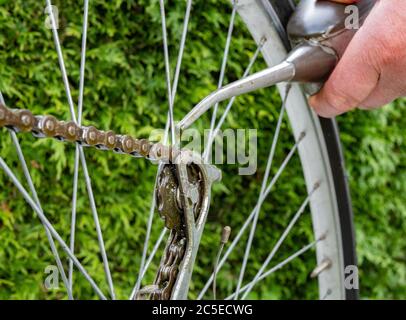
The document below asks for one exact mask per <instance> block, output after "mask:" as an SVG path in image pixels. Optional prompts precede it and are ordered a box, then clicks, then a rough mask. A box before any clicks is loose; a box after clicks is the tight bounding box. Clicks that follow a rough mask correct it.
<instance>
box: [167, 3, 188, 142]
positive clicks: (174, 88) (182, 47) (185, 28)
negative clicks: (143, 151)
mask: <svg viewBox="0 0 406 320" xmlns="http://www.w3.org/2000/svg"><path fill="white" fill-rule="evenodd" d="M191 10H192V0H187V3H186V12H185V17H184V22H183V31H182V38H181V40H180V46H179V52H178V61H177V62H176V69H175V76H174V78H173V85H172V100H171V102H172V108H173V107H174V104H175V98H176V93H177V90H178V82H179V75H180V68H181V66H182V60H183V53H184V51H185V43H186V36H187V32H188V27H189V19H190V11H191ZM172 110H173V109H172ZM172 143H173V142H172Z"/></svg>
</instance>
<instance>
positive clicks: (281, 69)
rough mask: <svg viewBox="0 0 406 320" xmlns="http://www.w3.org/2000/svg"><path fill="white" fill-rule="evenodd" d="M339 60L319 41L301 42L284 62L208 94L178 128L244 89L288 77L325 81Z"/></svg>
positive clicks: (184, 126) (192, 121)
mask: <svg viewBox="0 0 406 320" xmlns="http://www.w3.org/2000/svg"><path fill="white" fill-rule="evenodd" d="M336 62H337V58H336V55H335V54H334V51H329V50H326V49H325V48H322V47H321V46H318V45H316V44H310V43H306V44H303V45H300V46H298V47H297V48H296V49H294V50H293V51H292V52H291V53H290V54H289V56H288V57H287V59H286V60H285V61H283V62H282V63H280V64H278V65H276V66H274V67H271V68H268V69H265V70H263V71H260V72H257V73H255V74H253V75H250V76H248V77H246V78H243V79H241V80H238V81H235V82H232V83H230V84H228V85H226V86H224V87H222V88H220V89H218V90H216V91H214V92H213V93H211V94H210V95H208V96H207V97H206V98H204V99H203V100H202V101H200V103H199V104H197V105H196V106H195V107H194V108H193V109H192V110H191V111H190V112H189V113H188V114H187V115H186V116H185V117H184V118H183V119H182V121H180V122H179V123H178V125H177V129H178V130H184V129H187V128H188V127H190V126H191V125H192V124H193V123H194V122H195V121H196V120H197V119H199V118H200V117H201V116H202V115H203V114H204V113H205V112H207V111H208V110H209V109H210V108H211V107H212V106H214V105H215V104H216V103H219V102H221V101H224V100H227V99H230V98H232V97H235V96H239V95H241V94H244V93H249V92H253V91H255V90H258V89H262V88H266V87H270V86H272V85H275V84H277V83H280V82H286V81H299V82H319V81H322V80H324V79H325V78H326V77H327V76H328V74H329V73H330V72H331V70H332V69H333V68H334V66H335V64H336Z"/></svg>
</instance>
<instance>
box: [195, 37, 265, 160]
mask: <svg viewBox="0 0 406 320" xmlns="http://www.w3.org/2000/svg"><path fill="white" fill-rule="evenodd" d="M264 44H265V39H263V40H261V42H260V44H259V45H258V47H257V50H256V51H255V53H254V55H253V56H252V58H251V60H250V62H249V63H248V66H247V68H246V69H245V71H244V74H243V75H242V77H241V78H242V79H243V78H245V77H247V76H248V75H249V74H250V72H251V69H252V67H253V66H254V63H255V61H256V60H257V58H258V56H259V53H260V52H261V49H262V47H263V46H264ZM236 98H237V97H232V98H231V99H230V101H229V102H228V104H227V107H226V109H225V110H224V112H223V114H222V116H221V118H220V120H219V121H218V123H217V125H216V128H215V129H214V130H213V133H212V134H211V135H210V136H209V139H208V141H207V144H206V147H205V150H204V152H203V156H202V158H203V159H205V160H206V161H207V159H208V154H209V153H210V151H211V146H212V144H213V141H214V139H215V138H216V136H217V134H218V132H219V131H220V128H221V127H222V126H223V123H224V121H225V120H226V117H227V115H228V113H229V112H230V110H231V107H232V106H233V105H234V101H235V99H236Z"/></svg>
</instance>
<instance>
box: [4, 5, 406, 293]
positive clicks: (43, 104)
mask: <svg viewBox="0 0 406 320" xmlns="http://www.w3.org/2000/svg"><path fill="white" fill-rule="evenodd" d="M44 3H45V1H44ZM54 3H55V4H56V5H57V6H58V9H59V15H60V17H59V18H60V21H59V22H60V29H59V35H60V38H61V43H62V46H63V53H64V57H65V61H66V68H67V71H68V74H69V81H70V83H71V89H72V94H73V98H74V101H77V100H78V81H79V79H78V78H79V66H80V45H81V26H82V4H81V1H79V2H78V1H73V0H69V1H54ZM44 7H45V4H42V2H41V1H22V0H18V1H17V0H16V1H13V2H9V1H2V0H0V28H1V32H0V52H1V53H0V75H1V76H0V90H1V91H2V92H3V94H4V96H5V99H6V101H7V103H8V105H9V106H12V107H16V108H29V109H30V110H32V111H34V112H35V113H47V114H53V115H55V116H58V117H60V118H63V119H68V118H69V108H68V104H67V100H66V95H65V92H64V88H63V84H62V81H61V74H60V71H59V65H58V60H57V55H56V52H55V50H54V46H53V41H52V33H51V30H49V29H46V28H45V25H44V20H45V15H44ZM184 10H185V1H169V3H168V5H167V24H168V37H169V46H170V47H169V49H170V55H171V63H172V66H174V65H175V63H176V53H177V49H178V43H179V39H180V36H181V32H182V21H183V14H184ZM229 13H230V7H229V5H228V4H227V1H220V2H219V1H215V0H209V1H207V0H206V1H195V3H194V6H193V12H192V19H191V23H190V32H189V35H188V39H187V47H186V51H185V55H184V62H183V65H182V71H183V72H182V74H181V78H180V83H179V90H178V95H177V99H176V103H175V115H176V118H177V119H180V118H181V117H182V115H184V114H185V112H186V111H187V110H189V109H190V107H191V106H193V105H194V104H196V103H197V102H198V101H199V100H200V99H201V98H203V97H204V96H205V95H206V94H208V93H209V92H210V91H212V90H214V89H215V87H216V83H217V80H216V79H217V78H218V70H219V66H220V64H221V57H222V51H223V47H224V42H225V37H226V30H227V27H228V21H229ZM87 47H88V51H87V66H86V86H85V88H86V89H85V100H84V101H85V102H84V124H85V125H97V126H98V127H100V128H104V129H107V128H110V129H113V130H115V131H117V132H126V133H130V134H133V135H135V136H139V137H148V135H149V133H150V132H151V131H152V130H153V129H154V128H163V127H164V122H165V118H166V117H165V115H166V110H167V102H166V87H165V73H164V62H163V55H162V35H161V22H160V15H159V3H158V1H157V0H153V1H151V0H149V1H147V0H139V1H132V0H129V1H122V0H115V1H109V2H107V1H102V0H93V1H90V16H89V34H88V46H87ZM255 49H256V48H255V44H254V43H253V41H252V40H250V38H249V35H248V34H247V31H246V30H245V28H244V26H243V24H242V22H241V21H240V20H239V19H237V24H236V28H235V31H234V38H233V40H232V44H231V50H230V60H229V61H230V62H229V64H228V67H227V76H226V81H227V82H228V81H232V80H234V79H236V78H238V77H240V76H241V75H242V73H243V71H244V68H245V66H246V65H247V63H248V61H249V59H250V58H251V57H252V55H253V53H254V51H255ZM263 66H264V63H263V61H258V62H257V63H256V65H255V70H260V68H261V67H263ZM279 106H280V98H279V96H278V95H277V94H276V92H275V90H274V89H267V90H262V91H261V92H259V93H255V94H253V95H248V96H244V97H241V98H238V99H237V100H236V103H235V105H234V107H233V112H232V113H231V114H230V116H229V117H228V121H227V126H228V127H230V128H234V129H236V128H258V129H260V130H258V141H259V150H260V151H259V158H258V159H259V160H258V162H259V168H258V172H257V173H256V174H255V175H253V176H245V177H243V176H238V175H237V174H236V173H237V167H236V166H221V169H222V170H223V176H224V178H223V181H222V183H221V184H217V185H216V186H215V188H214V201H213V205H212V208H211V211H210V214H209V219H208V220H209V221H208V224H207V228H206V231H205V235H204V238H203V241H202V249H201V251H200V254H199V257H198V262H199V263H198V267H197V268H196V270H195V277H194V279H193V283H192V292H191V297H192V298H193V297H196V293H197V292H198V291H199V288H201V286H202V285H203V283H204V279H205V277H206V276H207V274H208V270H210V269H211V268H212V264H213V260H214V256H215V254H216V251H217V248H218V241H219V236H220V231H221V228H222V226H224V225H226V224H229V225H231V226H232V227H233V230H234V233H236V230H237V229H238V226H239V225H241V223H242V222H243V221H244V217H245V216H246V215H247V214H248V213H249V210H250V209H252V208H253V206H254V205H255V199H256V195H257V194H258V192H259V189H260V184H261V178H262V176H263V173H264V164H265V162H266V158H267V155H268V152H269V151H268V148H269V142H270V141H271V139H272V135H273V128H274V125H275V123H276V121H277V116H278V113H279ZM222 108H224V106H221V107H220V110H222ZM404 109H405V101H404V100H401V101H398V102H396V103H394V104H393V105H391V106H387V107H385V108H383V109H382V110H379V111H373V112H362V111H355V112H351V113H349V114H347V115H345V116H342V117H340V119H339V124H340V127H341V137H342V141H343V145H344V150H345V157H346V161H347V168H348V174H349V178H350V182H351V191H352V196H353V204H354V212H355V220H356V228H357V237H358V254H359V261H360V273H361V274H360V276H361V293H362V296H363V297H365V298H406V289H405V288H406V268H405V260H406V256H405V252H406V250H405V249H406V245H405V242H404V240H403V239H404V234H403V231H404V230H405V221H406V219H405V218H406V217H405V216H406V205H405V200H404V195H405V194H406V182H405V181H406V179H405V164H406V163H405V152H404V149H402V147H403V142H404V137H405V133H404V130H405V129H404V128H405V126H406V120H405V118H404V117H402V112H403V113H404ZM208 123H209V118H208V117H207V118H206V119H204V120H203V121H201V122H200V123H199V124H198V125H197V127H198V128H200V129H203V128H204V127H207V125H208ZM289 130H290V129H289V125H288V124H287V122H286V121H285V123H284V124H283V131H284V133H285V134H283V136H282V140H281V143H280V145H279V147H278V151H277V154H276V158H275V166H274V169H273V172H275V171H276V170H277V167H278V165H279V164H280V163H281V161H282V160H283V158H284V156H285V155H286V152H287V151H288V150H289V148H290V146H291V145H292V139H291V138H290V134H289V133H286V132H289ZM0 134H1V135H0V136H1V139H0V155H1V156H2V157H3V158H4V159H6V161H7V163H8V164H9V166H11V167H13V168H15V172H16V174H17V175H18V176H19V177H20V178H21V180H23V174H22V171H21V168H20V167H19V165H18V159H17V157H16V154H15V150H14V148H13V146H12V144H11V140H10V138H9V136H8V134H7V132H6V130H4V129H2V130H1V132H0ZM20 141H21V144H22V147H23V150H24V153H25V155H26V158H27V161H28V163H29V165H30V170H31V174H32V176H33V180H34V184H35V186H36V187H37V190H38V192H39V197H40V199H41V202H42V206H43V209H44V212H45V213H46V214H47V216H48V217H49V219H50V220H51V221H52V222H53V223H54V224H55V226H56V229H57V230H58V232H60V233H61V235H62V236H63V238H64V239H66V241H68V239H69V228H70V202H71V196H72V195H71V194H72V180H73V159H74V149H75V148H74V146H71V145H68V144H63V143H60V142H57V141H50V140H45V139H44V140H37V139H34V138H33V137H31V136H27V135H25V136H20ZM86 157H87V162H88V166H89V171H90V174H91V177H92V185H93V187H94V191H95V197H96V204H97V207H98V211H99V215H100V222H101V226H102V229H103V235H104V239H105V243H106V249H107V252H108V256H109V259H110V265H111V269H112V274H113V278H114V283H115V286H116V289H117V295H118V297H119V298H125V297H126V296H128V294H129V293H130V291H131V288H132V286H133V284H134V283H135V280H136V275H137V272H138V267H139V264H140V257H141V252H142V244H143V240H144V236H145V225H146V222H147V218H148V212H149V206H150V202H151V194H152V189H153V183H154V177H155V174H156V166H154V165H151V164H150V163H149V162H147V161H144V160H139V159H132V158H129V157H125V156H120V155H116V154H109V153H105V152H104V153H103V152H100V151H96V150H86ZM80 175H81V176H80V177H81V178H83V175H82V172H81V173H80ZM0 181H1V182H0V298H2V299H26V298H48V299H66V294H65V291H64V290H63V288H62V286H61V288H60V289H59V290H51V291H47V290H46V289H45V288H44V286H43V283H44V279H45V277H46V274H45V273H44V269H45V268H46V266H48V265H51V264H54V260H53V257H52V255H51V252H50V250H49V246H48V244H47V240H46V236H45V232H44V230H43V228H42V226H41V225H40V223H39V220H38V219H37V218H36V216H35V214H34V213H33V212H32V210H31V209H30V208H29V207H28V206H27V204H26V203H25V202H24V201H23V199H22V197H21V195H20V194H19V193H18V191H17V190H16V189H15V188H14V186H13V185H12V184H11V182H10V181H9V180H8V179H7V178H6V177H5V175H4V173H3V172H1V173H0ZM275 190H277V192H274V193H273V194H272V196H271V197H270V198H269V201H267V202H266V203H265V204H264V207H263V210H262V214H261V218H260V223H259V225H258V235H257V237H256V238H255V240H254V246H255V250H254V251H253V252H254V253H253V254H252V257H251V259H250V265H251V266H252V268H250V269H249V270H248V271H247V279H248V278H250V277H252V276H254V275H255V272H256V270H257V269H258V268H259V266H260V264H261V261H263V260H264V259H265V257H266V256H267V254H268V253H269V249H270V247H271V246H272V244H273V243H275V242H276V240H277V238H278V236H279V234H280V231H281V230H283V228H284V226H285V225H286V221H287V220H288V219H289V217H291V216H292V215H293V214H294V212H295V210H296V209H297V208H298V207H299V206H300V204H301V202H302V200H303V199H304V197H305V195H306V193H305V186H304V182H303V178H302V174H301V170H300V165H299V160H298V158H297V157H295V158H294V159H292V163H291V165H290V167H289V170H287V171H286V172H284V174H283V175H282V177H281V179H280V181H279V182H278V184H277V186H276V188H275ZM79 195H80V197H79V202H78V221H77V241H76V248H75V251H76V252H77V255H78V257H79V258H80V260H81V261H82V262H83V264H84V265H85V266H86V268H87V269H88V270H89V272H90V274H91V275H92V276H93V277H94V278H95V280H96V282H97V283H100V284H101V288H102V289H103V290H104V292H107V285H106V282H105V279H104V274H103V266H102V264H101V263H100V257H99V251H98V246H97V241H96V233H95V229H94V223H93V218H92V214H91V211H90V209H89V202H88V200H87V197H86V188H85V185H84V183H83V179H81V180H80V185H79ZM162 227H163V223H162V221H160V220H159V219H158V218H157V219H156V220H155V223H154V225H153V238H156V237H157V236H158V235H159V233H160V231H161V230H162ZM311 240H312V232H311V222H310V217H309V212H306V213H305V215H304V216H303V218H302V219H301V220H300V221H299V223H298V225H297V226H296V227H295V232H294V233H293V234H292V235H291V236H289V238H288V239H287V241H286V243H285V244H284V247H283V248H284V250H281V251H280V252H279V253H278V254H277V256H276V257H275V262H277V261H281V260H282V259H283V258H284V257H287V256H288V255H289V253H291V252H292V250H297V249H299V248H300V247H301V246H302V245H303V243H308V242H309V241H311ZM243 250H244V247H243V246H240V247H239V248H238V249H237V250H236V252H235V254H233V255H232V256H231V258H230V262H229V263H227V264H226V266H225V268H224V271H223V272H222V273H221V274H220V275H219V284H218V286H219V293H220V294H221V295H227V294H229V293H231V292H232V290H233V287H234V286H235V283H236V280H237V278H238V270H239V269H238V268H236V265H237V263H238V260H239V259H240V258H241V255H242V254H243ZM62 256H63V258H64V261H66V257H65V255H62ZM158 263H159V260H158V259H156V261H154V262H153V266H152V268H151V272H150V273H149V274H148V275H147V277H146V281H145V284H147V283H150V282H151V281H153V274H154V270H156V267H157V265H158ZM314 265H315V258H314V252H310V253H307V254H306V255H304V256H303V257H301V258H300V259H297V260H295V261H294V262H293V263H292V264H289V265H287V266H286V267H285V268H284V272H280V273H277V274H275V275H274V276H272V277H270V278H269V279H267V280H266V281H263V282H261V284H259V285H258V288H257V291H256V293H255V294H252V295H251V297H252V298H295V297H296V298H300V297H305V298H316V297H317V286H316V283H315V282H314V281H309V277H308V274H309V272H310V271H311V270H312V268H313V267H314ZM74 282H75V286H74V287H75V289H74V295H75V297H82V298H95V295H94V293H93V292H92V290H91V289H90V286H89V285H88V284H87V282H86V281H85V280H84V278H83V277H82V276H81V275H79V274H78V273H77V275H75V278H74ZM208 297H210V295H208Z"/></svg>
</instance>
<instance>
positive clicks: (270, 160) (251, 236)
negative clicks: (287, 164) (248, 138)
mask: <svg viewBox="0 0 406 320" xmlns="http://www.w3.org/2000/svg"><path fill="white" fill-rule="evenodd" d="M290 88H291V85H290V84H289V85H288V86H287V87H286V93H285V97H284V99H283V102H282V108H281V111H280V113H279V118H278V122H277V124H276V129H275V134H274V137H273V140H272V145H271V149H270V151H269V157H268V162H267V164H266V169H265V175H264V179H263V181H262V186H261V191H260V194H259V198H261V197H262V196H263V194H264V192H265V188H266V185H267V183H268V178H269V173H270V172H271V168H272V163H273V159H274V156H275V151H276V145H277V143H278V141H279V133H280V130H281V126H282V120H283V116H284V114H285V107H286V101H287V99H288V95H289V91H290ZM261 207H262V205H258V206H257V209H256V212H255V214H254V218H253V221H252V225H251V231H250V234H249V236H248V241H247V245H246V247H245V253H244V258H243V262H242V266H241V270H240V276H239V279H238V282H237V289H236V292H235V297H236V299H238V294H239V291H240V287H241V284H242V281H243V279H244V273H245V269H246V267H247V262H248V258H249V255H250V252H251V247H252V241H253V240H254V235H255V231H256V229H257V223H258V218H259V213H260V211H261Z"/></svg>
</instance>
